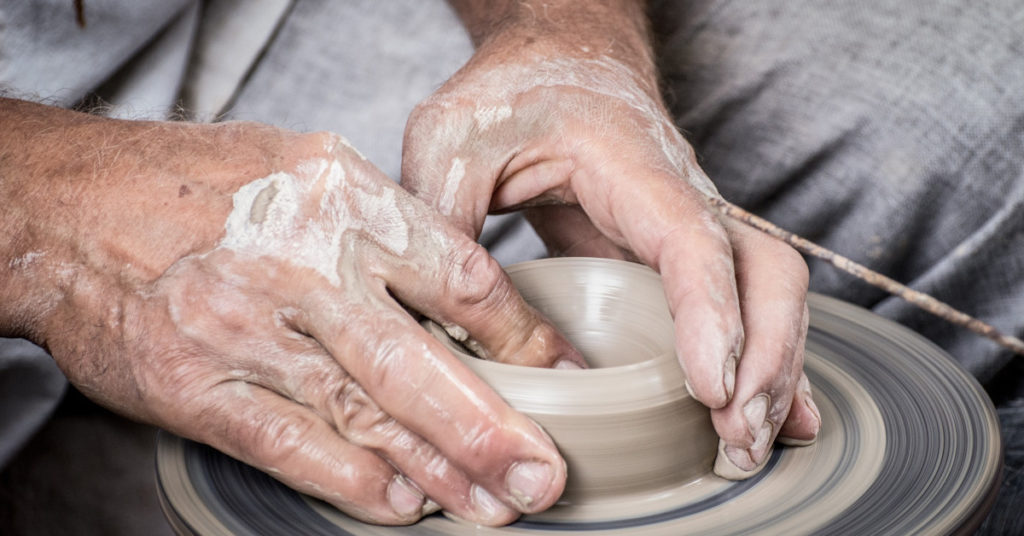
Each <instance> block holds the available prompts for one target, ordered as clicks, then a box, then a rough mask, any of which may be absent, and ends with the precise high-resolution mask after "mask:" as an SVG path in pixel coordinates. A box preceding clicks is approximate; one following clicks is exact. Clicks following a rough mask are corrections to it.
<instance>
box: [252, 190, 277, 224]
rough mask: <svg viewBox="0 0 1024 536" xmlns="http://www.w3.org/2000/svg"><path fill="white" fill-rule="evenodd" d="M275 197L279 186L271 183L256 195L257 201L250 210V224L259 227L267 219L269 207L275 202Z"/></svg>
mask: <svg viewBox="0 0 1024 536" xmlns="http://www.w3.org/2000/svg"><path fill="white" fill-rule="evenodd" d="M275 195H277V185H276V184H274V183H270V184H269V185H268V186H267V187H266V188H264V189H263V190H261V191H260V193H258V194H256V199H254V200H253V202H252V209H250V210H249V223H252V224H255V225H259V224H261V223H263V220H265V219H267V205H269V204H270V203H271V202H272V201H273V200H274V196H275Z"/></svg>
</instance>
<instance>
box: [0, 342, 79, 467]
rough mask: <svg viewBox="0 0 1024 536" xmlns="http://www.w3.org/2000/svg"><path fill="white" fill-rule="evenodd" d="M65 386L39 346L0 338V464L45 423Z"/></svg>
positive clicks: (61, 377)
mask: <svg viewBox="0 0 1024 536" xmlns="http://www.w3.org/2000/svg"><path fill="white" fill-rule="evenodd" d="M66 387H67V381H66V380H65V379H64V374H63V373H62V372H61V371H60V369H58V368H57V365H56V364H55V363H54V362H53V358H51V357H50V356H49V355H48V354H47V353H46V352H45V351H44V350H43V349H42V348H40V347H38V346H36V345H34V344H32V343H30V342H28V341H26V340H23V339H4V338H0V467H3V466H4V465H6V463H7V461H8V460H9V459H10V458H11V457H12V456H14V454H16V453H17V451H18V449H20V448H21V446H22V445H23V444H24V443H25V442H26V441H28V439H29V438H30V437H32V434H34V433H35V432H36V430H38V429H39V427H41V426H42V425H43V423H45V422H46V419H47V418H48V417H49V416H50V414H51V413H52V412H53V408H54V407H56V406H57V402H58V401H59V400H60V397H61V395H63V394H64V389H65V388H66Z"/></svg>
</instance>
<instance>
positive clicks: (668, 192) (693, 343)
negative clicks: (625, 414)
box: [577, 172, 744, 408]
mask: <svg viewBox="0 0 1024 536" xmlns="http://www.w3.org/2000/svg"><path fill="white" fill-rule="evenodd" d="M608 188H609V189H608V190H607V191H605V192H600V191H596V193H595V189H590V190H587V191H578V192H577V195H578V196H579V198H580V202H581V204H582V206H583V208H584V209H585V210H586V211H587V214H588V215H590V216H591V218H592V219H593V220H594V222H595V224H596V225H597V227H598V229H600V230H601V231H602V232H603V233H604V234H605V235H607V236H609V237H611V238H613V239H615V237H616V235H618V236H620V239H621V241H622V242H624V244H625V245H627V246H628V247H629V248H630V249H631V250H632V251H633V252H634V253H636V255H637V256H638V257H639V258H640V259H641V260H643V261H644V262H645V263H646V264H648V265H649V266H651V267H653V268H655V269H656V270H658V271H659V272H660V273H661V276H662V279H663V282H664V286H665V295H666V298H667V299H668V303H669V308H670V310H671V311H672V314H673V317H674V323H675V332H676V350H677V352H678V354H679V359H680V363H681V364H682V366H683V369H684V370H685V372H686V375H687V387H688V388H689V389H690V391H691V393H692V394H693V395H694V397H695V398H697V399H698V400H700V401H701V402H703V403H704V404H706V405H707V406H709V407H712V408H721V407H723V406H725V404H726V403H727V402H728V401H729V400H730V399H731V398H732V396H733V388H734V384H735V370H736V366H737V362H738V359H739V357H740V355H741V353H742V349H743V341H744V339H743V337H744V335H743V323H742V322H741V318H740V308H739V301H738V295H737V289H736V279H735V274H734V271H733V258H732V246H731V244H730V241H729V237H728V236H727V234H726V233H725V231H724V230H723V228H722V226H721V224H720V223H719V222H718V220H717V219H716V218H715V217H714V216H712V214H711V213H710V212H709V211H708V209H707V207H706V206H705V204H704V203H703V201H702V198H701V197H700V196H699V195H698V193H697V192H696V191H695V190H693V188H692V187H690V186H689V185H688V184H686V183H684V182H683V181H680V180H679V179H678V178H677V177H674V176H670V175H665V174H662V173H658V172H652V173H649V174H647V175H635V176H634V178H633V180H631V181H620V182H616V183H613V184H612V185H611V186H609V187H608ZM591 195H595V196H597V197H596V198H591ZM605 207H607V208H605ZM641 215H642V216H641Z"/></svg>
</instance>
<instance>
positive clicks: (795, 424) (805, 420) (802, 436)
mask: <svg viewBox="0 0 1024 536" xmlns="http://www.w3.org/2000/svg"><path fill="white" fill-rule="evenodd" d="M813 396H814V395H813V394H812V392H811V382H810V381H809V380H808V379H807V375H806V374H801V376H800V381H799V382H798V383H797V386H796V393H795V394H794V395H793V403H792V405H791V406H790V409H789V416H788V417H787V418H786V422H785V423H784V424H783V425H782V430H780V431H779V437H778V441H779V442H780V443H782V444H784V445H789V446H791V447H804V446H807V445H810V444H812V443H814V441H815V440H816V439H817V438H818V432H819V431H820V430H821V413H820V411H819V410H818V405H817V404H815V403H814V398H813Z"/></svg>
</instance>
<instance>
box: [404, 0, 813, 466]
mask: <svg viewBox="0 0 1024 536" xmlns="http://www.w3.org/2000/svg"><path fill="white" fill-rule="evenodd" d="M453 4H454V6H455V7H456V9H457V11H458V13H459V15H460V16H461V17H462V19H463V22H464V23H465V24H466V26H467V28H468V29H469V31H470V35H471V37H472V38H473V41H474V43H475V44H476V45H477V52H476V54H475V55H474V56H473V57H472V58H471V59H470V61H469V62H468V63H467V64H466V65H465V66H464V67H463V68H462V69H461V70H460V71H459V72H457V73H456V74H455V75H454V76H453V77H452V78H451V79H450V80H449V81H448V82H447V83H445V84H444V85H443V86H442V87H441V88H440V89H439V90H438V91H437V92H436V93H435V94H434V95H432V96H430V97H429V98H427V99H426V100H424V101H423V102H422V103H421V104H420V105H419V106H418V107H417V108H416V110H414V112H413V114H412V115H411V116H410V119H409V122H408V125H407V127H406V136H405V147H404V153H403V169H402V184H403V186H405V187H406V188H408V189H409V190H410V191H411V192H413V193H414V194H415V195H417V196H418V197H420V198H422V199H424V200H426V201H427V202H428V203H430V204H432V206H434V207H436V208H438V210H439V211H440V212H442V213H443V214H446V215H448V217H449V221H450V222H452V223H453V224H454V225H455V226H456V227H457V228H459V229H461V230H463V232H465V233H467V234H468V235H470V236H474V237H475V236H477V235H478V234H479V232H480V229H481V227H482V225H483V220H484V217H485V216H486V215H487V214H488V213H493V212H504V211H509V210H516V209H524V210H525V211H526V215H527V218H528V219H529V220H530V221H531V223H532V224H533V225H534V227H535V229H536V230H537V232H538V234H539V235H540V236H541V238H542V239H544V240H545V242H546V243H547V244H548V246H549V249H550V250H551V252H552V253H553V254H555V255H582V256H600V257H611V258H620V259H629V260H638V261H640V262H643V263H645V264H647V265H649V266H651V267H652V268H654V269H655V270H657V271H658V272H659V273H661V275H662V277H663V280H664V285H665V293H666V297H667V299H668V302H669V306H670V308H671V310H672V313H673V317H674V322H675V329H676V350H677V353H678V355H679V358H680V364H681V366H682V367H683V369H684V371H685V373H686V376H687V380H686V387H687V389H688V390H689V391H690V392H691V393H693V395H694V396H695V398H697V399H698V400H700V401H701V402H703V403H705V404H706V405H707V406H709V407H710V408H712V421H713V423H714V425H715V429H716V431H717V432H718V434H719V436H720V437H721V445H720V452H721V453H722V454H721V456H719V460H718V462H717V463H716V468H717V470H718V472H719V474H721V475H723V476H728V477H731V478H743V477H746V476H749V475H750V474H753V472H755V471H756V470H757V469H758V467H759V466H760V465H761V464H762V462H763V461H764V460H765V459H766V457H767V455H768V453H769V452H770V448H771V444H772V442H773V441H774V439H775V438H776V437H777V436H779V437H782V438H788V439H791V440H795V441H797V442H809V441H810V440H812V439H813V438H814V437H815V435H816V434H817V431H818V429H819V427H820V417H819V415H818V412H817V408H816V407H815V405H814V402H813V400H812V399H811V395H810V391H809V390H807V389H798V388H797V386H798V384H799V385H803V384H804V383H803V382H804V380H803V372H802V364H803V344H804V339H805V336H806V329H807V327H806V326H807V320H806V305H805V297H806V291H807V267H806V265H805V264H804V262H803V260H802V259H801V258H800V256H799V255H798V254H797V253H796V252H795V251H793V250H792V249H790V248H789V247H788V246H786V245H785V244H783V243H781V242H778V241H775V240H773V239H769V238H766V237H763V236H762V235H759V234H757V233H756V232H754V231H751V230H749V229H747V228H745V227H743V226H741V225H740V224H737V223H735V222H732V221H725V220H723V219H721V218H720V217H719V216H718V214H717V212H716V211H715V210H714V209H713V208H712V207H711V206H710V205H709V203H708V201H707V200H708V199H710V198H717V196H718V193H717V191H716V189H715V187H714V185H713V184H712V182H711V181H710V180H709V179H708V177H707V176H706V175H705V174H704V172H703V171H702V170H701V169H700V166H699V165H698V164H697V162H696V158H695V155H694V152H693V149H692V148H691V147H690V146H689V144H687V143H686V141H685V140H684V139H683V137H682V136H681V135H680V133H679V132H678V131H677V130H676V128H675V126H674V124H673V122H672V120H671V117H670V116H669V114H668V112H667V111H666V108H665V106H664V104H663V103H662V101H661V97H660V95H659V93H658V84H657V79H656V75H655V68H654V63H653V53H652V52H651V49H650V47H649V45H648V41H649V37H648V35H647V32H646V22H645V19H644V13H643V6H642V3H640V2H634V1H630V0H594V1H591V2H587V3H585V4H579V3H573V2H568V1H545V2H540V1H531V0H525V1H518V2H511V1H509V2H500V1H499V2H482V1H477V0H456V1H454V2H453ZM506 109H507V110H508V111H507V112H506V111H504V110H506ZM497 110H502V112H501V113H498V112H496V111H497ZM455 169H458V171H459V172H458V173H453V172H452V170H455Z"/></svg>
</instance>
